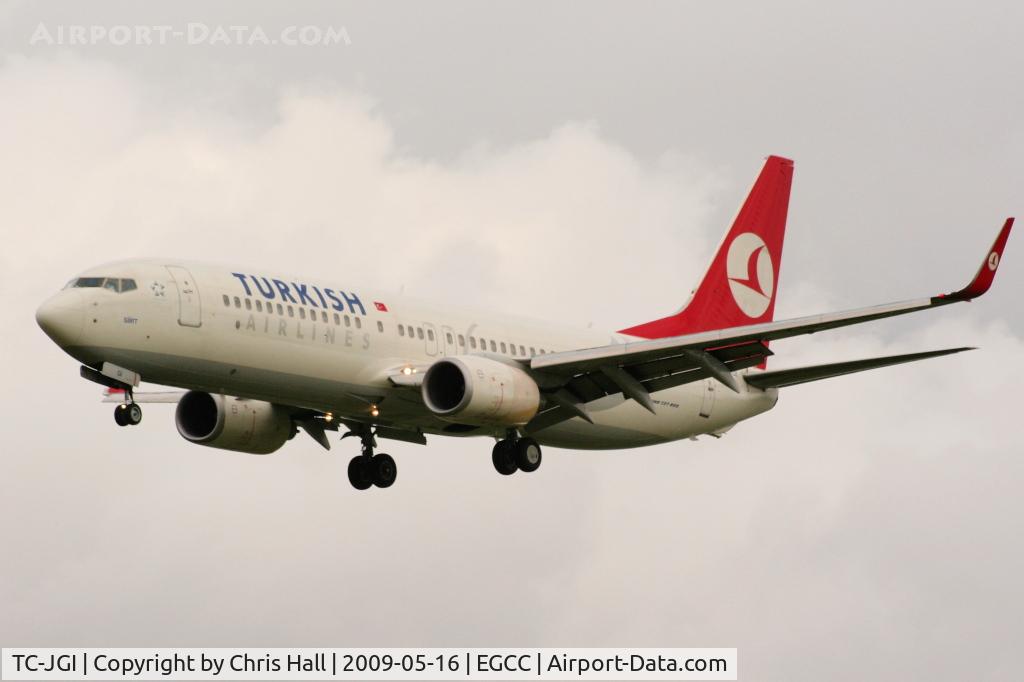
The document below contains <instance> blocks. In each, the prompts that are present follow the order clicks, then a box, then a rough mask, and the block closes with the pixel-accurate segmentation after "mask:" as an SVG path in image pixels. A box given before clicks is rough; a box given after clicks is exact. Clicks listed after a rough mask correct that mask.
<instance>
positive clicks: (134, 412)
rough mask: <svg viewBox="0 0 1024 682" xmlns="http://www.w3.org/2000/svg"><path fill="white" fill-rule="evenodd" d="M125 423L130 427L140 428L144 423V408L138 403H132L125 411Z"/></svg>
mask: <svg viewBox="0 0 1024 682" xmlns="http://www.w3.org/2000/svg"><path fill="white" fill-rule="evenodd" d="M123 411H124V413H125V421H127V422H128V424H129V425H130V426H138V425H139V423H140V422H142V407H141V406H140V405H139V404H138V403H130V404H129V405H128V407H127V408H125V409H124V410H123Z"/></svg>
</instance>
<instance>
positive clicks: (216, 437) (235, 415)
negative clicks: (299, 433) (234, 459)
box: [174, 391, 293, 455]
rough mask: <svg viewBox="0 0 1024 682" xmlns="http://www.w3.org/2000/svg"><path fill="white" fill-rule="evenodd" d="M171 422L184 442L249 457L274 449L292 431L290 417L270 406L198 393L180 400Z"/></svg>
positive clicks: (278, 408)
mask: <svg viewBox="0 0 1024 682" xmlns="http://www.w3.org/2000/svg"><path fill="white" fill-rule="evenodd" d="M174 423H175V425H176V426H177V427H178V433H180V434H181V436H182V438H184V439H185V440H187V441H190V442H192V443H198V444H199V445H208V446H210V447H212V448H220V449H222V450H235V451H237V452H248V453H249V454H253V455H267V454H270V453H271V452H274V451H276V450H278V449H279V448H280V447H281V446H282V445H284V443H285V441H287V440H288V439H289V438H291V436H292V429H293V426H292V420H291V417H290V416H289V415H288V414H287V413H286V412H285V411H284V410H283V409H281V408H280V407H278V406H277V405H274V404H273V403H267V402H264V401H262V400H246V399H244V398H234V397H232V396H223V395H211V394H209V393H204V392H202V391H189V392H188V393H186V394H185V395H183V396H182V397H181V400H179V401H178V407H177V409H176V410H175V412H174Z"/></svg>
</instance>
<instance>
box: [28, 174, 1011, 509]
mask: <svg viewBox="0 0 1024 682" xmlns="http://www.w3.org/2000/svg"><path fill="white" fill-rule="evenodd" d="M792 178H793V162H792V161H789V160H788V159H783V158H780V157H776V156H772V157H769V158H768V159H767V161H766V162H765V164H764V168H763V169H762V170H761V173H760V175H759V177H758V178H757V181H756V182H755V183H754V186H753V188H752V189H751V191H750V194H749V195H748V197H747V199H746V201H745V202H744V203H743V205H742V206H741V208H740V210H739V213H738V214H737V216H736V218H735V220H734V222H733V224H732V227H731V228H730V229H729V231H728V232H727V233H726V235H725V238H724V240H723V241H722V243H721V245H720V246H719V248H718V250H717V252H716V253H715V255H714V258H713V260H712V261H711V265H710V267H709V268H708V270H707V273H706V274H705V275H704V278H703V280H702V281H701V282H700V284H699V285H698V287H697V289H696V290H695V291H694V292H693V294H692V295H691V297H690V300H689V302H688V303H687V304H686V305H685V306H684V307H683V308H682V309H681V310H680V311H679V312H677V313H675V314H673V315H669V316H668V317H664V318H661V319H658V320H654V321H652V322H647V323H644V324H638V325H636V326H633V327H629V328H627V329H623V330H621V331H618V332H614V333H597V332H594V331H590V330H579V329H567V328H563V327H559V326H556V325H552V324H546V323H541V322H529V321H523V320H518V319H512V318H509V317H507V316H504V315H501V314H498V313H493V312H488V313H474V312H470V311H464V310H458V309H455V308H451V307H447V306H440V305H431V304H423V303H416V302H411V301H408V300H404V299H402V298H400V297H398V296H394V295H391V294H384V293H376V292H372V291H370V290H368V289H364V288H363V287H362V286H361V285H360V284H358V283H353V282H337V281H328V280H317V281H313V280H310V279H307V278H304V277H289V276H284V275H278V274H272V273H269V272H267V271H264V270H262V269H251V268H241V269H238V270H230V269H223V268H217V267H211V266H208V265H201V264H198V263H191V262H182V261H176V260H169V259H145V260H130V261H123V262H119V263H113V264H109V265H103V266H99V267H96V268H91V269H89V270H87V271H86V272H83V273H82V274H81V275H79V276H78V277H75V278H74V279H72V280H71V281H70V282H69V283H68V285H67V286H66V287H65V288H64V289H63V290H62V291H60V292H59V293H57V294H56V295H55V296H53V297H52V298H51V299H49V300H48V301H46V302H45V303H44V304H43V305H42V306H41V307H40V308H39V310H38V312H37V313H36V319H37V321H38V323H39V326H40V327H42V329H43V331H45V332H46V334H47V335H49V337H50V338H51V339H53V340H54V341H55V342H56V343H57V344H58V345H59V346H60V347H61V348H63V349H64V350H65V351H66V352H67V353H68V354H69V355H71V356H72V357H74V358H75V359H76V360H78V361H79V362H81V363H82V367H81V375H82V376H83V377H85V378H86V379H90V380H92V381H95V382H97V383H99V384H102V385H105V386H107V387H108V391H107V394H108V398H107V399H108V400H110V401H115V402H117V403H118V405H117V407H116V408H115V411H114V418H115V420H116V421H117V423H118V424H119V425H122V426H125V425H135V424H138V423H139V422H140V421H141V419H142V409H141V407H140V406H139V403H140V402H147V401H148V402H173V403H176V404H177V408H176V412H175V421H176V424H177V428H178V432H179V433H180V434H181V435H182V436H183V437H184V438H185V439H187V440H189V441H191V442H193V443H199V444H201V445H208V446H211V447H214V448H223V449H227V450H237V451H240V452H248V453H252V454H266V453H270V452H274V451H275V450H277V449H278V448H280V447H281V446H282V445H284V443H285V442H286V441H287V440H289V439H290V438H292V437H293V436H294V435H295V434H296V433H297V432H298V429H300V428H301V429H302V430H304V431H305V432H306V433H308V434H309V435H310V436H312V437H313V438H314V439H315V440H316V441H317V442H319V443H320V444H321V445H322V446H323V447H325V448H330V441H329V440H328V438H327V433H326V432H327V431H337V430H343V433H344V435H343V436H342V438H345V437H347V436H355V437H357V438H359V440H360V441H361V443H362V454H360V455H357V456H356V457H354V458H353V459H352V460H351V462H350V463H349V466H348V476H349V481H350V482H351V483H352V485H353V486H355V487H356V488H357V489H360V490H365V489H367V488H369V487H371V486H377V487H380V488H387V487H388V486H390V485H391V484H393V483H394V482H395V478H396V475H397V468H396V466H395V461H394V459H392V458H391V457H390V456H388V455H386V454H383V453H377V454H374V450H375V448H376V447H377V439H378V438H390V439H397V440H402V441H407V442H411V443H420V444H425V443H426V442H427V437H428V436H489V437H492V438H494V439H495V440H496V441H497V442H496V444H495V445H494V448H493V450H492V453H491V459H492V463H493V464H494V468H495V469H497V470H498V472H499V473H501V474H504V475H509V474H512V473H515V472H516V471H524V472H531V471H535V470H536V469H537V468H538V467H539V466H540V463H541V447H540V446H541V445H542V444H543V445H551V446H555V447H562V448H574V449H607V448H632V447H639V446H643V445H651V444H654V443H665V442H668V441H674V440H679V439H683V438H695V437H697V436H699V435H704V434H707V435H711V436H716V437H717V436H720V435H721V434H723V433H725V432H726V431H727V430H729V429H730V428H732V427H733V426H734V425H735V424H736V423H738V422H740V421H742V420H744V419H749V418H750V417H753V416H755V415H758V414H760V413H762V412H765V411H767V410H770V409H771V408H772V407H774V406H775V403H776V401H777V400H778V391H779V389H780V388H783V387H786V386H792V385H794V384H801V383H805V382H809V381H817V380H819V379H825V378H828V377H835V376H840V375H843V374H850V373H853V372H859V371H862V370H867V369H873V368H876V367H885V366H888V365H895V364H899V363H904V362H911V361H914V360H922V359H925V358H933V357H937V356H940V355H947V354H950V353H958V352H960V351H963V350H968V349H967V348H949V349H944V350H934V351H928V352H922V353H913V354H908V355H895V356H889V357H878V358H871V359H866V360H853V361H845V362H836V363H832V364H825V365H815V366H807V367H797V368H793V369H773V370H769V369H767V368H766V362H767V359H768V358H769V356H771V355H773V352H772V351H771V350H769V347H768V344H769V342H771V341H777V340H781V339H785V338H787V337H792V336H797V335H801V334H811V333H814V332H820V331H823V330H826V329H834V328H836V327H843V326H847V325H853V324H859V323H861V322H867V321H870V320H877V319H880V318H883V317H891V316H894V315H903V314H905V313H911V312H915V311H918V310H925V309H928V308H936V307H939V306H943V305H946V304H948V303H956V302H959V301H969V300H971V299H972V298H975V297H977V296H981V295H982V294H984V293H985V292H986V291H987V290H988V289H989V287H990V286H991V284H992V281H993V278H994V277H995V272H996V268H998V266H999V263H1000V259H1001V257H1002V253H1003V249H1004V247H1005V245H1006V240H1007V238H1008V237H1009V234H1010V228H1011V226H1012V224H1013V218H1009V219H1007V220H1006V223H1005V224H1004V225H1003V227H1002V229H1001V230H1000V232H999V234H998V236H997V238H996V240H995V243H994V244H993V246H992V248H991V249H989V250H988V251H987V252H986V253H985V258H984V261H983V262H982V265H981V268H980V269H979V271H978V273H977V275H976V276H975V277H974V279H973V280H972V281H971V282H970V284H968V285H967V286H966V287H964V288H963V289H960V290H958V291H955V292H953V293H949V294H943V295H939V296H932V297H930V298H922V299H917V300H910V301H904V302H900V303H891V304H887V305H880V306H875V307H871V308H864V309H859V310H853V311H847V312H841V313H829V314H823V315H814V316H810V317H802V318H796V319H790V320H784V321H774V310H775V300H776V294H777V292H778V285H779V270H780V266H781V263H782V243H783V235H784V233H785V229H786V215H787V211H788V207H789V194H790V186H791V184H792ZM142 379H145V380H146V381H148V382H153V383H156V384H163V385H167V386H172V387H175V388H177V389H184V390H178V391H167V392H148V393H143V392H138V393H136V392H135V391H134V390H133V389H134V388H136V387H137V386H138V385H139V382H140V380H142Z"/></svg>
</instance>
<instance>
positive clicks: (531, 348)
mask: <svg viewBox="0 0 1024 682" xmlns="http://www.w3.org/2000/svg"><path fill="white" fill-rule="evenodd" d="M536 354H537V351H535V350H534V349H533V346H530V357H531V358H532V357H533V356H534V355H536Z"/></svg>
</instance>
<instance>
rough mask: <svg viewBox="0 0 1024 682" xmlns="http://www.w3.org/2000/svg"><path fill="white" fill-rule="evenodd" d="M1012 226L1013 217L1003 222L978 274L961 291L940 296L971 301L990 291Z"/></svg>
mask: <svg viewBox="0 0 1024 682" xmlns="http://www.w3.org/2000/svg"><path fill="white" fill-rule="evenodd" d="M1012 227H1013V218H1007V219H1006V222H1005V223H1003V229H1001V230H999V236H997V237H996V241H995V243H993V244H992V248H991V249H989V250H988V254H987V255H986V256H985V260H984V261H983V262H982V264H981V267H980V268H978V274H976V275H975V276H974V279H973V280H971V283H970V284H968V285H967V286H966V287H964V288H963V289H961V290H960V291H954V292H953V293H951V294H943V295H941V296H939V297H938V298H940V299H946V300H947V301H969V300H971V299H972V298H977V297H978V296H981V295H982V294H984V293H985V292H986V291H988V290H989V287H991V286H992V281H993V280H994V279H995V278H996V269H997V268H998V267H999V263H1000V262H1002V260H1003V249H1005V248H1006V240H1007V239H1008V238H1009V237H1010V228H1012Z"/></svg>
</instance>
